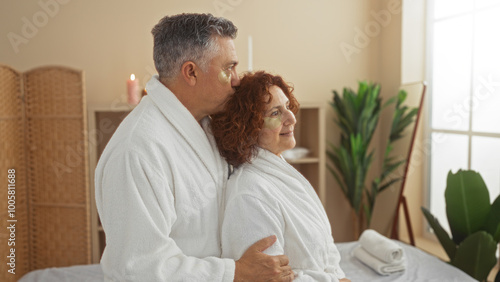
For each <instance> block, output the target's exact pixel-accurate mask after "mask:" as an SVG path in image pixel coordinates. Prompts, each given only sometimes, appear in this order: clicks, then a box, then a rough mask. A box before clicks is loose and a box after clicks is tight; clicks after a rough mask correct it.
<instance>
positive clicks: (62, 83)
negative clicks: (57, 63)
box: [0, 66, 91, 281]
mask: <svg viewBox="0 0 500 282" xmlns="http://www.w3.org/2000/svg"><path fill="white" fill-rule="evenodd" d="M0 99H2V101H6V103H0V107H1V108H0V126H1V127H0V128H1V137H0V138H2V139H1V140H2V145H1V146H2V147H1V154H2V158H1V161H2V162H1V166H0V168H1V170H0V173H2V174H4V175H2V176H1V178H2V179H7V170H8V169H10V168H15V170H16V219H17V220H18V221H17V223H16V227H18V228H16V234H15V236H16V275H8V274H9V273H8V272H7V270H8V267H9V266H8V265H6V264H5V263H4V264H1V266H0V271H2V273H1V274H0V280H2V281H16V280H17V279H19V278H20V277H21V276H22V275H23V274H25V273H26V272H28V271H31V270H35V269H41V268H46V267H59V266H69V265H75V264H87V263H90V251H91V248H90V247H91V242H90V207H89V195H88V194H89V190H88V157H87V156H88V154H87V151H88V148H87V144H88V142H87V140H88V139H87V124H86V120H87V119H86V104H85V94H84V89H83V74H82V72H81V71H76V70H72V69H68V68H65V67H42V68H37V69H34V70H30V71H28V72H25V73H24V74H20V73H18V72H16V71H15V70H12V69H11V68H9V67H6V66H0ZM4 155H5V156H6V157H3V156H4ZM6 190H7V189H1V191H0V215H1V218H0V220H1V224H2V225H5V224H6V223H8V222H7V220H8V216H9V215H8V213H6V211H8V206H7V204H8V202H7V191H6ZM4 199H5V200H4ZM17 224H19V225H17ZM7 226H8V225H7ZM0 236H1V237H0V238H1V239H0V240H2V241H0V252H1V253H0V254H1V255H2V256H3V254H5V253H6V252H8V251H9V248H8V246H6V245H7V244H6V240H8V236H10V233H9V230H8V229H7V228H6V227H5V228H2V229H1V230H0ZM4 242H5V244H4ZM3 257H5V256H3ZM6 267H7V268H6ZM2 277H4V278H5V279H3V278H2Z"/></svg>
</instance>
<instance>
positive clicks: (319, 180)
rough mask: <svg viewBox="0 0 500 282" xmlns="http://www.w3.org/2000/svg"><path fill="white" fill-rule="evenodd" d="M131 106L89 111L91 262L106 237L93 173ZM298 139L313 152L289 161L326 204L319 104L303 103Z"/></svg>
mask: <svg viewBox="0 0 500 282" xmlns="http://www.w3.org/2000/svg"><path fill="white" fill-rule="evenodd" d="M130 110H131V109H130V108H128V107H115V108H113V109H110V108H105V107H97V108H96V107H94V108H90V109H89V114H88V116H89V130H90V131H89V133H90V134H89V149H90V158H89V160H90V172H91V173H90V175H91V177H90V179H91V184H90V185H91V187H92V189H91V201H90V202H91V204H92V221H91V223H92V242H93V243H92V261H93V262H94V263H98V262H99V260H100V257H101V255H102V251H103V250H104V246H105V234H104V231H103V229H102V227H101V226H100V222H99V217H98V214H97V209H96V205H95V196H94V171H95V167H96V165H97V160H98V159H99V156H100V155H101V153H102V151H103V150H104V147H105V146H106V144H107V143H108V141H109V139H110V138H111V136H112V135H113V133H114V132H115V130H116V128H117V127H118V125H119V124H120V122H121V121H122V120H123V119H124V118H125V117H126V115H127V114H128V113H129V112H130ZM296 118H297V124H296V126H295V139H296V141H297V146H300V147H305V148H307V149H309V150H310V153H309V154H308V155H307V156H306V157H304V158H300V159H294V160H288V162H289V163H290V164H292V165H293V166H294V167H295V168H296V169H297V170H299V171H300V172H301V173H302V174H303V175H304V176H305V177H306V178H307V179H308V180H309V182H310V183H311V185H312V186H313V187H314V189H315V190H316V192H317V193H318V195H319V197H320V199H321V202H322V203H323V205H325V202H326V191H325V118H324V108H323V106H322V105H321V104H319V103H302V104H301V108H300V110H299V112H298V113H297V116H296Z"/></svg>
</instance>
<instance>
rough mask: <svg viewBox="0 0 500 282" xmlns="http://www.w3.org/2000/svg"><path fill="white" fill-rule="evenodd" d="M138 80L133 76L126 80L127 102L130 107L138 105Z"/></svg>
mask: <svg viewBox="0 0 500 282" xmlns="http://www.w3.org/2000/svg"><path fill="white" fill-rule="evenodd" d="M140 99H141V98H140V97H139V80H138V79H135V75H134V74H131V75H130V79H129V80H127V102H128V103H129V104H130V105H133V106H135V105H137V104H139V100H140Z"/></svg>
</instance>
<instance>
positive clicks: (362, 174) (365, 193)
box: [327, 81, 418, 239]
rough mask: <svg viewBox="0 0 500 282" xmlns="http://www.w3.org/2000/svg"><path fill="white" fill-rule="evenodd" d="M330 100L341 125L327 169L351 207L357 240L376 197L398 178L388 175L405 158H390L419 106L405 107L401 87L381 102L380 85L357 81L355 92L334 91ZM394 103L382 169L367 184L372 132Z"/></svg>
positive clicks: (404, 94) (371, 159)
mask: <svg viewBox="0 0 500 282" xmlns="http://www.w3.org/2000/svg"><path fill="white" fill-rule="evenodd" d="M333 94H334V97H333V102H331V103H330V105H331V106H332V108H333V110H334V113H335V117H336V119H335V123H336V124H337V125H338V126H339V128H340V130H341V131H340V145H339V146H335V145H334V144H332V143H329V150H328V151H327V156H328V158H329V159H330V160H331V163H333V166H331V165H328V170H329V171H330V172H331V173H332V175H333V176H334V178H335V180H336V182H337V183H338V185H339V186H340V188H341V189H342V192H343V193H344V195H345V196H346V198H347V200H348V201H349V203H350V205H351V207H352V216H353V222H354V235H355V237H356V239H357V238H358V237H359V234H360V233H361V231H362V230H363V229H364V228H365V227H368V226H369V225H370V220H371V215H372V211H373V207H374V205H375V199H376V197H377V195H378V193H380V192H382V191H384V190H385V189H387V188H388V187H390V186H391V185H392V184H394V183H395V182H397V181H399V180H401V177H394V175H391V173H393V172H394V171H395V170H396V169H397V168H398V167H399V166H400V165H401V164H403V163H405V162H406V160H405V159H401V160H397V159H396V158H395V157H391V156H390V153H391V151H392V148H393V145H394V142H396V141H397V140H399V139H400V138H402V137H403V134H402V133H403V131H404V130H405V128H406V127H407V126H408V125H410V124H411V123H413V122H414V119H415V116H416V115H417V112H418V108H408V107H407V106H404V105H403V103H404V101H405V99H406V97H407V93H406V92H405V91H404V90H400V91H399V92H398V94H397V96H394V97H392V98H390V99H389V100H388V101H387V102H386V103H384V104H382V98H381V97H380V85H378V84H374V83H368V82H364V81H361V82H359V87H358V91H357V92H354V91H353V90H351V89H349V88H344V90H343V94H342V96H340V95H339V93H337V91H333ZM394 103H395V104H396V105H395V110H394V114H393V116H392V125H391V132H390V135H389V137H388V140H387V145H386V149H385V153H384V158H383V163H382V164H381V167H382V169H381V172H380V174H379V176H378V177H376V178H375V179H373V180H372V181H371V185H366V183H367V175H368V172H369V171H370V167H371V164H372V162H373V158H374V149H370V148H369V146H370V143H371V141H372V137H373V134H374V132H375V130H376V128H377V125H378V122H379V118H380V114H381V112H382V110H383V109H384V108H386V107H387V106H389V105H390V104H394Z"/></svg>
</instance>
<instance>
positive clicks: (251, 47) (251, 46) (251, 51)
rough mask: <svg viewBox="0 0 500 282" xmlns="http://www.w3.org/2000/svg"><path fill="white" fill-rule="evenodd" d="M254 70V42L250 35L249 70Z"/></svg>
mask: <svg viewBox="0 0 500 282" xmlns="http://www.w3.org/2000/svg"><path fill="white" fill-rule="evenodd" d="M252 70H253V42H252V36H251V35H249V36H248V71H252Z"/></svg>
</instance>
